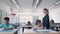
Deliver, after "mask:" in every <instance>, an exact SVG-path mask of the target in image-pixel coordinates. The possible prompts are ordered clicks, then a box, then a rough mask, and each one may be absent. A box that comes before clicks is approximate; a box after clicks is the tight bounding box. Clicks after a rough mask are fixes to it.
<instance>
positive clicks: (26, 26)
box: [22, 25, 33, 32]
mask: <svg viewBox="0 0 60 34" xmlns="http://www.w3.org/2000/svg"><path fill="white" fill-rule="evenodd" d="M32 27H33V26H32V25H22V28H23V32H24V28H32Z"/></svg>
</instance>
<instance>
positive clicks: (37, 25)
mask: <svg viewBox="0 0 60 34" xmlns="http://www.w3.org/2000/svg"><path fill="white" fill-rule="evenodd" d="M40 29H43V27H42V24H41V20H36V25H35V26H34V27H33V28H32V30H40Z"/></svg>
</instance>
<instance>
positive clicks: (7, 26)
mask: <svg viewBox="0 0 60 34" xmlns="http://www.w3.org/2000/svg"><path fill="white" fill-rule="evenodd" d="M1 27H2V28H7V29H8V28H12V25H11V24H7V25H6V24H5V23H2V24H1Z"/></svg>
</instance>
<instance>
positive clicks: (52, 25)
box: [50, 20, 55, 30]
mask: <svg viewBox="0 0 60 34" xmlns="http://www.w3.org/2000/svg"><path fill="white" fill-rule="evenodd" d="M54 26H55V25H54V20H51V21H50V27H51V29H52V30H54Z"/></svg>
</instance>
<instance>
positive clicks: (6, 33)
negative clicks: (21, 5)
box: [0, 29, 17, 34]
mask: <svg viewBox="0 0 60 34" xmlns="http://www.w3.org/2000/svg"><path fill="white" fill-rule="evenodd" d="M16 31H17V29H14V30H5V31H2V30H0V34H14V33H15V32H16Z"/></svg>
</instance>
